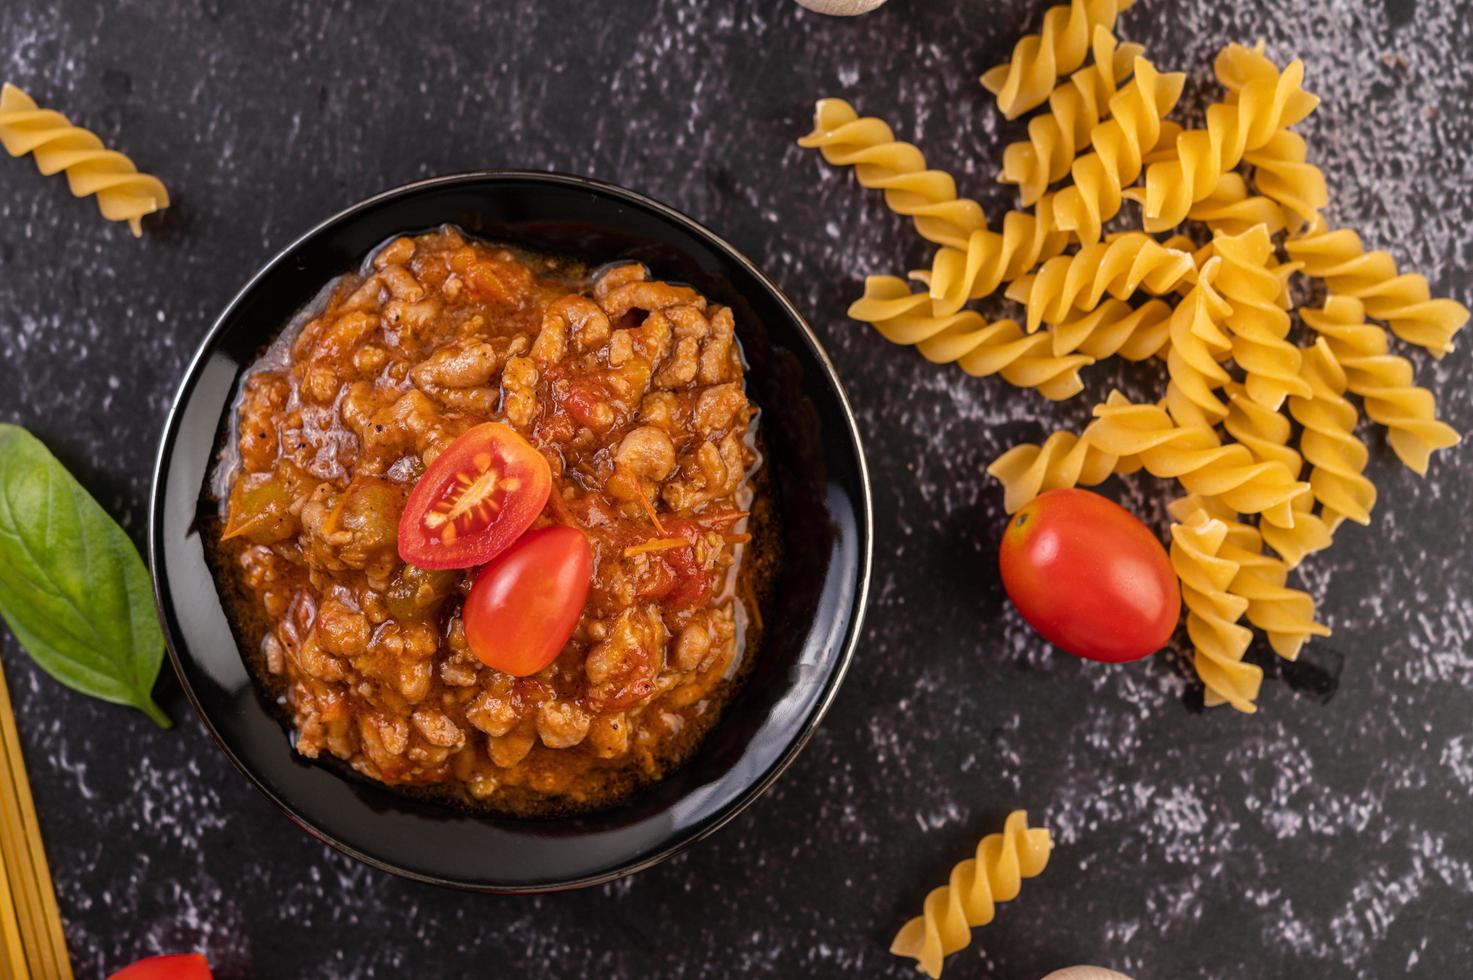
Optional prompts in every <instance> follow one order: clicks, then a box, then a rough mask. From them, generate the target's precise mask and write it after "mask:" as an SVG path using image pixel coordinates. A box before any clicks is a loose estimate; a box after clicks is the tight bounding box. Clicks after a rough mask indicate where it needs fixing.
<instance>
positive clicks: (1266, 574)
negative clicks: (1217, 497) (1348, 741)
mask: <svg viewBox="0 0 1473 980" xmlns="http://www.w3.org/2000/svg"><path fill="white" fill-rule="evenodd" d="M1167 510H1168V511H1169V512H1170V513H1171V515H1172V516H1173V517H1175V518H1176V519H1177V520H1179V521H1185V520H1186V519H1187V518H1189V517H1190V516H1191V515H1192V514H1194V513H1196V512H1197V511H1199V510H1205V511H1206V512H1207V513H1208V514H1209V515H1210V516H1212V517H1215V518H1217V519H1218V520H1220V521H1222V522H1223V524H1224V525H1225V526H1226V527H1227V536H1226V538H1225V539H1224V540H1223V543H1222V546H1221V548H1220V549H1219V550H1218V554H1219V555H1220V556H1221V557H1222V558H1224V559H1226V560H1228V561H1231V562H1233V563H1235V564H1236V565H1237V566H1238V571H1237V574H1235V575H1234V576H1233V578H1232V581H1231V582H1230V583H1229V584H1228V592H1229V593H1231V594H1232V595H1235V596H1238V597H1240V598H1242V599H1244V600H1245V601H1246V602H1247V603H1248V606H1247V610H1246V611H1245V612H1244V618H1245V619H1247V620H1248V622H1250V623H1252V624H1253V625H1254V626H1256V627H1258V628H1259V629H1261V630H1263V632H1264V634H1265V635H1266V636H1267V637H1268V642H1269V646H1271V647H1272V648H1273V650H1274V652H1275V653H1277V654H1278V655H1279V656H1280V657H1283V658H1284V659H1285V660H1294V659H1296V658H1297V657H1298V656H1299V651H1300V650H1301V649H1302V648H1303V647H1304V644H1305V643H1306V642H1307V641H1308V640H1309V638H1310V637H1312V636H1329V635H1330V628H1329V627H1328V626H1325V625H1324V624H1322V623H1320V622H1318V621H1316V620H1315V604H1314V598H1313V597H1312V596H1311V595H1310V594H1309V593H1307V592H1304V591H1302V590H1300V589H1295V588H1291V587H1289V586H1288V585H1286V584H1285V583H1286V582H1287V581H1288V578H1289V566H1288V565H1287V564H1286V563H1285V562H1283V561H1280V560H1279V559H1277V558H1274V557H1273V556H1271V555H1266V554H1264V553H1263V539H1262V537H1260V535H1259V529H1258V528H1255V527H1253V526H1252V525H1251V524H1244V523H1242V522H1241V521H1239V520H1238V515H1237V514H1235V513H1233V512H1232V511H1231V509H1229V508H1226V507H1224V506H1222V505H1221V504H1220V503H1217V502H1214V501H1208V500H1204V499H1203V498H1201V497H1197V496H1189V497H1183V498H1181V499H1179V500H1175V501H1172V502H1171V503H1170V504H1169V505H1167Z"/></svg>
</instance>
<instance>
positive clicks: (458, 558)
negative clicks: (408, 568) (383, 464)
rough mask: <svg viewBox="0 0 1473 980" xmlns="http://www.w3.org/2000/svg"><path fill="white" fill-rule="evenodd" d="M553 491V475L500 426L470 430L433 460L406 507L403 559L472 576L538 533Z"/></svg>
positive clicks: (401, 547) (511, 432)
mask: <svg viewBox="0 0 1473 980" xmlns="http://www.w3.org/2000/svg"><path fill="white" fill-rule="evenodd" d="M551 491H552V468H551V467H549V466H548V465H547V459H546V458H545V457H544V456H543V455H542V454H541V453H540V452H538V451H537V449H536V448H535V447H534V446H533V445H532V444H531V443H529V442H528V441H527V440H525V439H523V438H522V437H521V436H519V435H518V434H517V433H516V432H515V431H514V430H512V429H510V428H508V427H507V426H504V425H502V424H501V423H500V422H486V423H483V424H481V425H478V426H476V427H475V428H473V429H468V430H467V431H465V432H464V433H462V434H461V435H460V437H459V438H458V439H456V440H455V441H454V442H452V443H451V444H450V445H449V446H448V447H447V448H446V449H445V451H444V452H443V453H441V454H440V456H439V458H438V459H436V460H435V462H434V465H432V466H431V467H430V468H429V469H428V470H426V471H425V474H424V476H422V477H420V478H419V482H418V483H416V484H415V485H414V490H413V491H412V492H411V493H410V494H409V499H408V500H407V501H406V502H405V504H404V514H403V516H402V517H401V518H400V519H399V557H400V558H403V559H404V560H405V561H407V562H409V563H410V564H413V565H418V566H419V567H420V568H470V567H472V566H474V565H482V564H485V563H486V562H488V561H490V560H491V559H492V558H495V557H496V556H497V555H498V554H500V553H501V552H502V551H504V550H505V549H506V548H507V546H508V545H510V544H511V543H512V542H513V541H515V540H516V539H517V538H519V537H521V534H522V532H523V531H525V530H526V529H527V528H529V527H531V526H532V522H533V521H535V520H536V519H537V515H538V514H540V513H542V507H543V505H545V504H546V503H547V495H548V493H550V492H551Z"/></svg>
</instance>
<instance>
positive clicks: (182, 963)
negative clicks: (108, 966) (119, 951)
mask: <svg viewBox="0 0 1473 980" xmlns="http://www.w3.org/2000/svg"><path fill="white" fill-rule="evenodd" d="M213 976H214V974H212V973H211V972H210V964H209V961H208V960H206V959H205V958H204V956H203V955H201V954H200V953H176V954H173V955H171V956H150V957H149V958H148V959H146V960H139V961H138V962H137V963H134V964H133V965H132V966H125V967H123V968H122V969H121V970H119V971H118V972H117V973H114V974H112V975H111V976H109V977H108V978H107V980H211V978H212V977H213Z"/></svg>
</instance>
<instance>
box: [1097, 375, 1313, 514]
mask: <svg viewBox="0 0 1473 980" xmlns="http://www.w3.org/2000/svg"><path fill="white" fill-rule="evenodd" d="M1094 415H1095V421H1094V422H1092V423H1090V426H1089V428H1088V429H1086V430H1085V432H1084V438H1085V439H1088V440H1089V441H1090V442H1092V443H1093V444H1094V445H1096V446H1098V447H1099V448H1100V449H1102V450H1104V451H1105V452H1107V453H1111V454H1113V455H1115V456H1129V457H1139V458H1140V461H1141V465H1142V466H1144V467H1145V469H1146V470H1147V472H1149V473H1150V474H1151V475H1152V476H1158V477H1165V478H1174V479H1177V480H1180V481H1181V484H1182V486H1184V487H1186V488H1187V490H1188V491H1189V492H1191V493H1198V494H1201V495H1202V496H1204V497H1217V498H1220V499H1221V500H1222V501H1223V502H1224V503H1225V504H1227V505H1228V506H1229V507H1231V508H1233V510H1234V511H1235V512H1237V513H1240V514H1262V515H1263V517H1264V519H1265V520H1268V521H1271V522H1273V523H1275V524H1278V525H1281V526H1283V527H1292V526H1293V525H1294V511H1293V507H1292V501H1293V500H1294V498H1295V497H1297V496H1299V495H1300V494H1303V493H1308V492H1309V486H1308V484H1305V483H1299V482H1297V481H1296V480H1295V479H1294V476H1293V474H1291V473H1290V472H1289V471H1288V470H1287V469H1285V468H1284V466H1283V464H1282V463H1268V462H1259V461H1257V460H1255V459H1254V458H1253V455H1252V454H1251V453H1250V452H1249V451H1248V450H1247V449H1246V448H1244V447H1243V446H1239V445H1236V444H1229V445H1223V444H1222V443H1221V442H1220V441H1219V439H1218V437H1217V434H1216V433H1215V432H1214V431H1213V430H1212V429H1210V428H1208V427H1207V426H1205V425H1177V424H1176V423H1175V422H1173V421H1172V419H1171V416H1170V415H1169V414H1167V411H1166V409H1164V408H1162V407H1161V406H1159V405H1136V404H1132V403H1131V402H1130V401H1129V400H1128V399H1126V398H1125V397H1124V396H1121V395H1119V394H1118V393H1112V396H1111V397H1110V398H1109V399H1108V400H1107V401H1106V402H1105V404H1103V405H1096V406H1095V410H1094Z"/></svg>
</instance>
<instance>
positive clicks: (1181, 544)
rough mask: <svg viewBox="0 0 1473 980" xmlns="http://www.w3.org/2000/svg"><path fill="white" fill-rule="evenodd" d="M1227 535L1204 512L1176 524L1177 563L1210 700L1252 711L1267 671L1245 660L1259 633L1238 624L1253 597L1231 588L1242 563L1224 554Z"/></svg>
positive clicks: (1174, 562)
mask: <svg viewBox="0 0 1473 980" xmlns="http://www.w3.org/2000/svg"><path fill="white" fill-rule="evenodd" d="M1226 539H1227V525H1226V524H1224V523H1223V522H1222V521H1220V520H1218V519H1217V518H1215V517H1211V516H1209V515H1208V514H1207V512H1206V511H1205V510H1198V511H1196V512H1195V513H1194V514H1192V515H1191V516H1190V517H1188V518H1186V519H1185V520H1184V521H1182V522H1181V523H1175V524H1172V525H1171V566H1172V568H1174V569H1175V570H1176V574H1177V577H1178V578H1180V579H1181V597H1182V603H1183V604H1184V605H1185V606H1186V607H1187V636H1188V637H1189V638H1190V639H1191V641H1192V649H1193V656H1192V666H1193V667H1194V668H1195V669H1196V671H1197V676H1198V677H1200V678H1201V679H1202V683H1203V684H1204V685H1205V686H1206V688H1207V692H1206V696H1205V701H1206V703H1207V704H1209V705H1217V704H1224V703H1226V704H1231V705H1232V706H1233V707H1234V708H1237V709H1238V710H1239V711H1243V712H1248V713H1251V712H1253V711H1256V710H1258V709H1257V707H1256V706H1255V705H1254V703H1253V702H1254V701H1255V700H1256V699H1257V698H1258V689H1259V687H1260V685H1262V683H1263V670H1262V669H1261V668H1259V667H1258V666H1256V665H1254V664H1248V663H1244V662H1243V654H1244V653H1245V652H1246V651H1247V649H1248V644H1249V643H1251V642H1252V641H1253V634H1252V633H1251V632H1250V631H1249V630H1248V629H1247V628H1246V627H1244V626H1241V625H1239V624H1238V620H1239V619H1241V618H1242V616H1243V613H1245V612H1247V610H1248V600H1247V599H1244V598H1243V597H1242V596H1235V595H1233V594H1232V593H1230V592H1229V591H1228V588H1229V586H1231V585H1232V582H1233V579H1234V578H1235V577H1237V574H1238V564H1237V562H1234V561H1232V560H1230V559H1228V558H1224V557H1223V556H1222V555H1221V554H1220V552H1221V551H1222V546H1223V542H1224V541H1225V540H1226Z"/></svg>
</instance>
